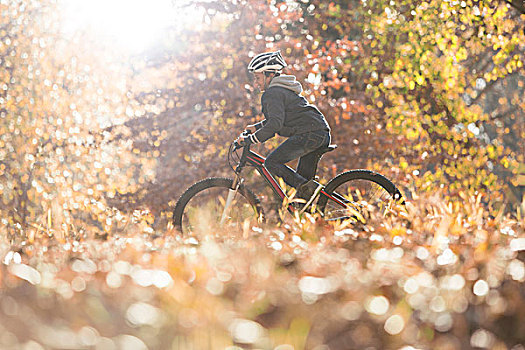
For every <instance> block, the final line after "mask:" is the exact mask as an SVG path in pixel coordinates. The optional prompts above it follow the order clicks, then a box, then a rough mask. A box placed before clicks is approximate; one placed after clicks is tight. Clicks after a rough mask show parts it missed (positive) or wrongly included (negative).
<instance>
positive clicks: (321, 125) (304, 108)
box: [250, 75, 330, 143]
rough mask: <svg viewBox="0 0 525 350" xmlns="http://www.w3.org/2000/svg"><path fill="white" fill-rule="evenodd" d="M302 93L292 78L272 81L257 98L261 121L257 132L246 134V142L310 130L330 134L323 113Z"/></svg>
mask: <svg viewBox="0 0 525 350" xmlns="http://www.w3.org/2000/svg"><path fill="white" fill-rule="evenodd" d="M302 91H303V88H302V86H301V84H300V83H299V82H298V81H297V80H295V76H293V75H280V76H277V77H275V78H273V79H272V81H271V82H270V85H269V86H268V88H267V89H266V91H265V92H264V93H263V95H262V97H261V104H262V112H263V114H264V117H265V120H263V121H262V122H259V123H257V124H255V128H256V129H257V131H256V132H255V133H253V134H251V135H250V141H251V142H252V143H259V142H264V141H266V140H268V139H270V138H272V137H274V136H275V134H279V135H281V136H286V137H289V136H292V135H295V134H303V133H306V132H310V131H317V130H327V131H330V127H329V126H328V123H327V122H326V119H325V117H324V116H323V114H322V113H321V112H320V111H319V110H318V109H317V107H315V106H314V105H311V104H309V103H308V101H307V100H306V99H305V98H304V97H303V96H301V95H300V93H301V92H302Z"/></svg>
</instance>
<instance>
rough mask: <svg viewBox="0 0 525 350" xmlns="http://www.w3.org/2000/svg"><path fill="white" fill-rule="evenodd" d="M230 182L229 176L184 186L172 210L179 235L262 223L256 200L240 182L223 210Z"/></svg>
mask: <svg viewBox="0 0 525 350" xmlns="http://www.w3.org/2000/svg"><path fill="white" fill-rule="evenodd" d="M232 184H233V179H228V178H209V179H205V180H202V181H199V182H197V183H196V184H194V185H193V186H191V187H190V188H188V189H187V190H186V192H184V193H183V194H182V195H181V197H180V198H179V200H178V201H177V204H176V205H175V209H174V210H173V225H174V227H175V229H177V230H179V231H180V232H182V233H183V234H208V233H214V231H216V230H217V229H222V230H230V229H242V227H243V225H246V224H252V223H253V224H255V223H260V222H263V221H264V211H263V208H262V206H261V203H260V201H259V199H258V198H257V197H256V196H255V194H253V192H252V191H250V190H249V189H247V188H246V187H245V186H244V185H242V184H241V185H240V186H239V188H238V190H237V192H236V193H235V196H234V197H233V198H232V200H231V203H230V204H229V206H228V209H227V210H226V211H225V206H226V202H227V199H228V194H229V193H230V189H231V188H232Z"/></svg>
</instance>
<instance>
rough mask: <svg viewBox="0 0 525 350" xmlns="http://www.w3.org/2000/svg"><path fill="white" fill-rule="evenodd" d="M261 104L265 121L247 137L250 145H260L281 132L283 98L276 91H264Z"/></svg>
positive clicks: (283, 113) (283, 110)
mask: <svg viewBox="0 0 525 350" xmlns="http://www.w3.org/2000/svg"><path fill="white" fill-rule="evenodd" d="M261 104H262V110H263V113H264V117H265V118H266V119H265V120H264V121H262V122H261V123H262V127H261V128H259V129H258V130H257V131H256V132H255V133H253V134H251V135H250V136H249V137H250V141H251V142H252V143H260V142H264V141H266V140H268V139H271V138H272V137H274V136H275V134H276V133H277V132H279V130H281V128H282V127H283V124H284V115H285V107H284V96H283V95H282V94H280V93H279V91H278V90H275V89H268V90H266V91H265V92H264V93H263V95H262V97H261Z"/></svg>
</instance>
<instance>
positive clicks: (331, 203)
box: [317, 170, 404, 221]
mask: <svg viewBox="0 0 525 350" xmlns="http://www.w3.org/2000/svg"><path fill="white" fill-rule="evenodd" d="M324 192H326V193H327V194H328V196H326V195H321V196H320V197H319V200H318V202H317V206H318V208H319V210H320V211H321V213H323V215H324V218H325V219H326V220H344V219H350V218H354V219H356V220H358V221H366V220H368V219H370V218H371V217H372V216H377V217H382V216H385V215H386V214H387V213H389V212H390V210H391V209H392V208H393V206H394V204H396V203H399V204H404V200H403V196H402V195H401V192H400V191H399V190H398V189H397V187H396V186H395V185H394V184H393V183H392V182H391V181H390V180H388V179H387V178H386V177H384V176H383V175H381V174H378V173H376V172H373V171H370V170H351V171H347V172H344V173H342V174H339V175H337V176H336V177H334V178H333V179H332V180H330V181H329V182H328V183H327V184H326V187H325V189H324Z"/></svg>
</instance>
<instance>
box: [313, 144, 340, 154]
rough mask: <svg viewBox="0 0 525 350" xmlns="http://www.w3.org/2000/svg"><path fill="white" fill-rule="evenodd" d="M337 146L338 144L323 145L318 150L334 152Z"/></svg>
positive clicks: (320, 152)
mask: <svg viewBox="0 0 525 350" xmlns="http://www.w3.org/2000/svg"><path fill="white" fill-rule="evenodd" d="M336 148H337V145H328V146H326V147H322V148H319V149H318V150H317V152H318V153H319V154H324V153H328V152H332V151H333V150H335V149H336Z"/></svg>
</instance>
